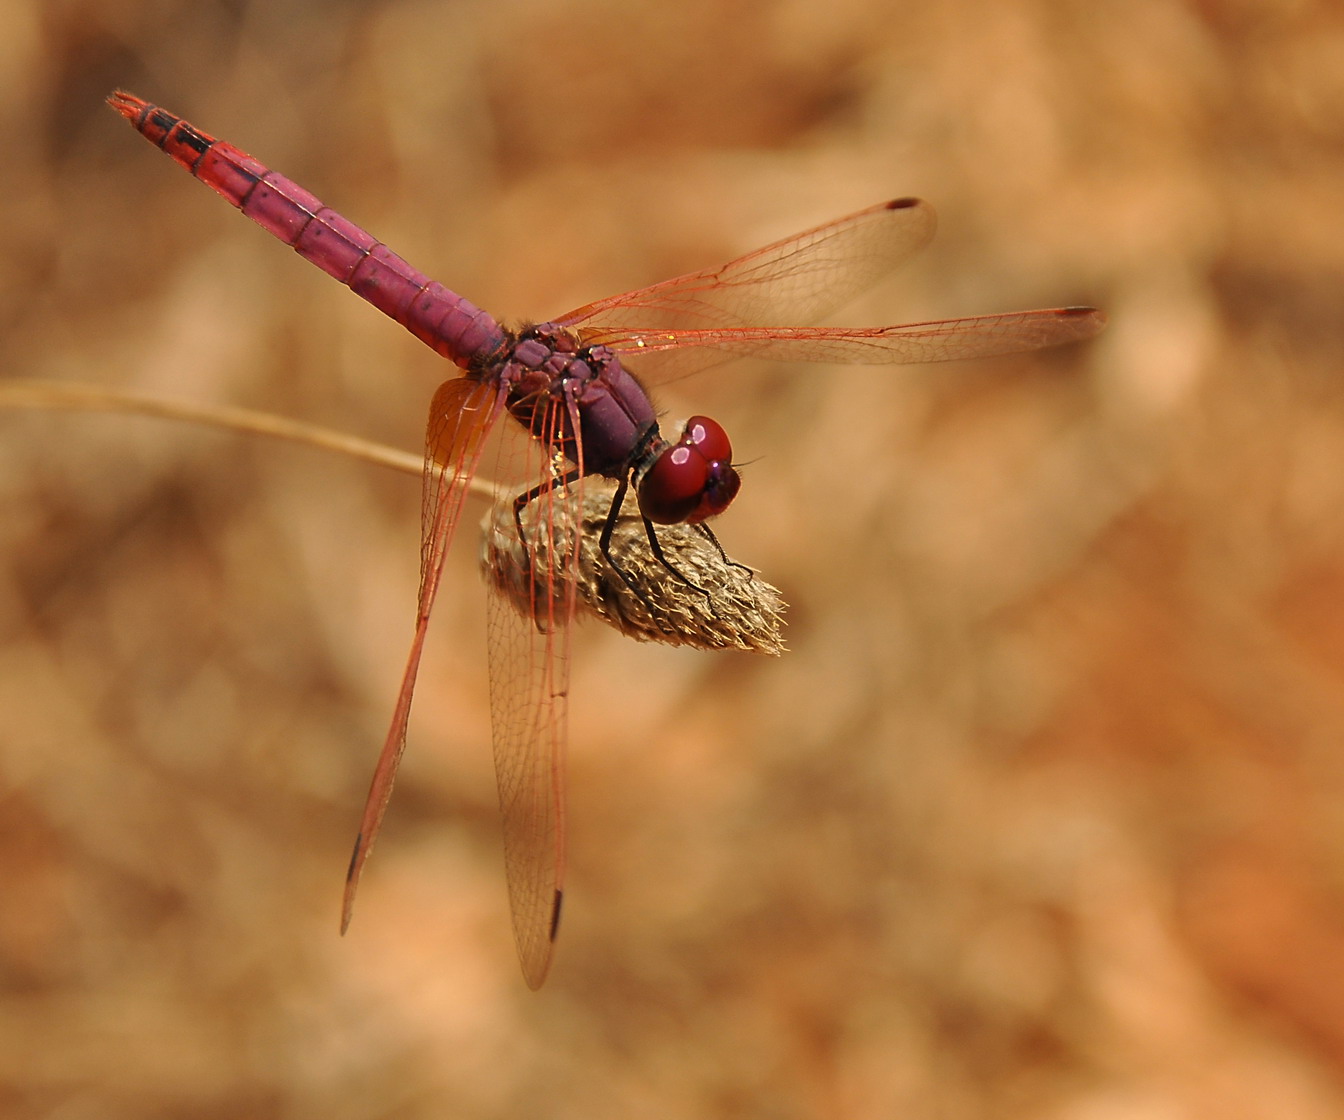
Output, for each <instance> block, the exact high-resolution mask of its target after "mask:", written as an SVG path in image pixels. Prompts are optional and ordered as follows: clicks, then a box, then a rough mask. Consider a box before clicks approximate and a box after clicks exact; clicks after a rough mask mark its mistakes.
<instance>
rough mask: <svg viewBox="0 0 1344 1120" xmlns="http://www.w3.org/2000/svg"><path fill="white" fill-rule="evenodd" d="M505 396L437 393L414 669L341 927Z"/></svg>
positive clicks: (367, 808) (381, 760) (381, 765)
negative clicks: (470, 493)
mask: <svg viewBox="0 0 1344 1120" xmlns="http://www.w3.org/2000/svg"><path fill="white" fill-rule="evenodd" d="M503 404H504V402H503V399H502V397H501V394H500V392H499V390H497V389H496V388H495V387H494V386H492V385H488V384H482V383H480V382H475V381H470V380H468V379H467V378H464V377H457V378H453V379H452V380H451V381H446V382H444V383H443V385H441V386H440V387H439V389H438V392H436V393H435V394H434V399H433V402H432V404H431V405H430V411H429V423H428V425H427V428H426V432H425V473H424V482H423V488H422V499H421V500H422V508H421V544H420V594H419V601H418V605H417V609H416V616H415V634H414V637H413V638H412V639H411V651H410V656H409V658H408V660H407V663H406V672H405V673H404V674H403V676H402V679H401V690H400V692H399V693H398V694H397V706H396V708H395V710H394V712H393V715H392V724H391V726H390V727H389V728H388V731H387V738H386V739H385V740H384V741H383V749H382V751H381V753H380V754H379V755H378V764H377V766H375V767H374V771H373V782H372V784H371V785H370V787H369V795H368V798H367V799H366V801H365V803H364V815H363V817H362V818H361V820H360V825H359V835H358V836H356V837H355V850H354V852H353V853H352V855H351V857H350V867H349V869H348V871H347V872H346V879H345V898H344V900H343V903H342V907H341V932H342V933H344V932H345V930H346V928H347V927H348V926H349V925H350V917H351V914H352V912H353V910H354V904H355V891H356V890H357V889H358V886H359V877H360V874H361V873H362V872H363V870H364V864H365V862H366V861H367V860H368V858H369V853H370V852H371V851H372V849H373V842H374V840H375V839H376V838H377V836H378V829H379V828H380V826H381V825H382V821H383V814H384V813H385V812H386V811H387V803H388V799H389V798H390V797H391V796H392V785H393V782H394V781H395V780H396V776H397V766H398V765H399V764H400V762H401V756H402V753H403V752H404V751H405V749H406V723H407V720H408V719H409V718H410V714H411V696H412V694H413V693H414V691H415V679H416V674H417V672H418V671H419V668H420V655H421V653H422V651H423V650H424V644H425V634H426V632H427V631H428V627H429V616H430V612H431V610H432V609H433V606H434V599H435V596H436V595H437V594H438V590H439V581H440V579H441V578H442V575H443V561H444V557H445V556H446V555H447V553H448V547H449V545H451V544H452V541H453V535H454V533H455V531H456V529H457V524H458V521H459V520H460V518H461V516H462V506H463V503H464V502H465V501H466V496H467V489H468V485H469V483H470V481H471V479H472V478H473V477H474V476H475V474H476V469H477V467H478V466H479V464H480V457H481V447H482V443H483V441H484V439H485V437H486V435H487V434H488V433H489V431H490V429H491V428H492V427H493V426H494V424H495V422H496V421H497V420H498V418H499V417H500V415H501V414H502V411H503Z"/></svg>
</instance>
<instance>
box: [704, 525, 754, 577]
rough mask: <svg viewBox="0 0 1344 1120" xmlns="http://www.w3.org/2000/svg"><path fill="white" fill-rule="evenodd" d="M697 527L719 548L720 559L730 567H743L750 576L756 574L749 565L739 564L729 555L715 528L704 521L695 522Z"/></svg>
mask: <svg viewBox="0 0 1344 1120" xmlns="http://www.w3.org/2000/svg"><path fill="white" fill-rule="evenodd" d="M695 529H696V531H697V532H698V533H699V534H700V535H701V536H702V537H704V538H705V540H707V541H709V543H710V544H712V545H713V546H714V547H715V548H716V549H718V552H719V559H720V560H722V561H723V562H724V563H725V564H727V565H728V566H729V567H730V568H741V569H742V571H744V572H746V573H747V575H749V576H753V577H754V576H755V575H756V573H755V571H753V570H752V569H751V568H749V567H747V565H746V564H739V563H738V562H737V561H736V560H734V559H733V558H732V557H731V556H729V555H728V553H726V552H724V551H723V545H721V544H720V543H719V538H718V537H716V536H715V535H714V530H713V529H711V528H710V527H709V526H708V525H706V524H705V523H704V522H703V521H697V522H696V524H695Z"/></svg>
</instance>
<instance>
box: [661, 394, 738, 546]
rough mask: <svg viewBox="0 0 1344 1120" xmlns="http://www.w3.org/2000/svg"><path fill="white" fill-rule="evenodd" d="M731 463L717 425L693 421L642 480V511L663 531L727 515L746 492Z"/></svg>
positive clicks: (697, 418) (727, 445)
mask: <svg viewBox="0 0 1344 1120" xmlns="http://www.w3.org/2000/svg"><path fill="white" fill-rule="evenodd" d="M732 457H733V449H732V445H731V444H730V443H729V442H728V436H727V434H726V433H725V432H724V430H723V429H722V428H721V427H720V426H719V425H718V424H717V423H716V422H715V421H713V420H711V419H709V418H708V417H707V416H693V417H691V419H690V420H689V421H687V424H686V427H685V429H684V430H683V431H682V433H681V439H679V440H678V441H677V442H676V443H675V444H674V445H673V446H671V447H668V448H666V449H665V450H664V451H663V453H662V454H661V455H659V456H658V458H657V459H655V460H654V462H653V465H652V466H651V467H649V469H648V470H647V471H646V472H645V473H644V477H643V478H641V479H640V481H639V508H640V511H641V512H642V513H643V514H644V516H645V517H647V518H648V519H649V520H650V521H654V522H657V523H658V524H659V525H675V524H677V523H678V522H682V521H688V522H690V523H691V524H695V523H696V522H698V521H704V520H705V519H706V518H709V517H713V516H714V515H715V514H718V513H722V512H723V511H724V510H725V509H727V508H728V506H729V504H730V503H731V502H732V500H733V498H734V497H736V495H737V491H738V488H739V487H740V486H741V479H739V478H738V475H737V471H735V470H734V469H733V466H732Z"/></svg>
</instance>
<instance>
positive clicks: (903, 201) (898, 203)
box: [887, 198, 924, 210]
mask: <svg viewBox="0 0 1344 1120" xmlns="http://www.w3.org/2000/svg"><path fill="white" fill-rule="evenodd" d="M922 205H924V202H923V199H919V198H893V199H892V200H891V201H890V202H888V203H887V209H888V210H909V209H910V208H911V207H912V206H922Z"/></svg>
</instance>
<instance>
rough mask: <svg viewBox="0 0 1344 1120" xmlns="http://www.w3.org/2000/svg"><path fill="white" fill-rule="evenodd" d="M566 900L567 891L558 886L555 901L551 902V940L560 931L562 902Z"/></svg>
mask: <svg viewBox="0 0 1344 1120" xmlns="http://www.w3.org/2000/svg"><path fill="white" fill-rule="evenodd" d="M564 900H565V892H564V891H562V890H560V889H559V888H556V892H555V901H554V902H553V903H552V904H551V940H552V941H554V940H555V935H556V934H557V933H559V932H560V904H561V903H562V902H564Z"/></svg>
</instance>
